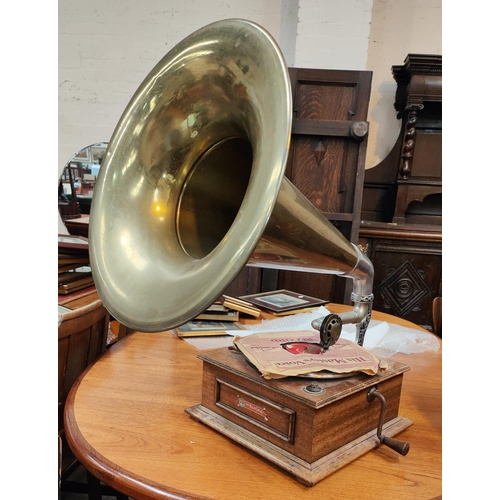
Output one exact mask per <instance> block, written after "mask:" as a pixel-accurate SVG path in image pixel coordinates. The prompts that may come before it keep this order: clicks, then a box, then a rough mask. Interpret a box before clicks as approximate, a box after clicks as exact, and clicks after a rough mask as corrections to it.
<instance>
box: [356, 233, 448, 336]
mask: <svg viewBox="0 0 500 500" xmlns="http://www.w3.org/2000/svg"><path fill="white" fill-rule="evenodd" d="M360 242H362V243H363V248H364V250H366V251H367V254H368V256H369V257H370V259H371V260H372V262H373V265H374V268H375V281H374V287H373V288H374V289H373V293H374V296H375V299H374V302H373V308H374V309H376V310H378V311H382V312H387V313H389V314H393V315H395V316H398V317H401V318H405V319H407V320H409V321H412V322H414V323H416V324H418V325H422V326H424V327H426V328H428V329H431V328H432V301H433V299H434V297H437V296H438V295H440V293H441V279H442V277H441V261H442V251H441V243H440V242H432V241H425V239H422V240H421V241H408V240H406V241H405V240H401V241H395V240H393V239H383V238H382V239H378V238H364V237H363V236H362V237H361V239H360Z"/></svg>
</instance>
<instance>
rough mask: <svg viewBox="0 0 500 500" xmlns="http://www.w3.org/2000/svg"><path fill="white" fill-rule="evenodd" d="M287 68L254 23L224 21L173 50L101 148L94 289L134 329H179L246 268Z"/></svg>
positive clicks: (287, 117)
mask: <svg viewBox="0 0 500 500" xmlns="http://www.w3.org/2000/svg"><path fill="white" fill-rule="evenodd" d="M291 110H292V98H291V89H290V80H289V76H288V69H287V66H286V64H285V61H284V58H283V56H282V54H281V52H280V50H279V47H278V46H277V44H276V42H275V41H274V40H273V38H272V37H271V36H270V35H269V33H267V31H265V30H264V29H263V28H261V27H260V26H258V25H256V24H254V23H252V22H249V21H244V20H238V19H231V20H223V21H219V22H216V23H212V24H210V25H208V26H206V27H204V28H201V29H199V30H198V31H196V32H194V33H193V34H192V35H190V36H188V37H187V38H185V39H184V40H183V41H182V42H180V43H179V44H178V45H177V46H175V47H174V48H173V49H172V50H171V51H170V52H169V53H168V54H167V55H166V56H165V57H164V58H163V59H162V60H161V61H160V62H159V63H158V64H157V65H156V66H155V67H154V68H153V70H152V71H151V72H150V74H149V75H148V76H147V77H146V79H145V80H144V81H143V83H142V84H141V85H140V87H139V88H138V90H137V91H136V93H135V94H134V96H133V97H132V99H131V101H130V102H129V104H128V106H127V108H126V109H125V111H124V113H123V115H122V117H121V118H120V120H119V122H118V125H117V127H116V129H115V131H114V133H113V135H112V137H111V140H110V142H109V145H108V148H107V151H106V155H105V158H104V161H103V164H102V166H101V169H100V172H99V176H98V179H97V183H96V187H95V190H94V195H93V201H92V206H91V214H90V225H89V251H90V261H91V266H92V273H93V276H94V281H95V285H96V288H97V291H98V293H99V295H100V297H101V299H102V301H103V302H104V304H105V305H106V307H107V308H108V310H109V312H110V314H111V315H112V316H113V317H115V318H116V319H118V320H119V321H120V322H121V323H123V324H124V325H126V326H128V327H130V328H134V329H137V330H141V331H161V330H167V329H170V328H174V327H176V326H179V325H181V324H183V323H185V322H187V321H189V320H190V319H192V318H193V317H194V316H196V315H197V314H199V313H200V312H201V311H203V310H204V309H205V308H206V307H208V306H209V305H210V304H211V303H213V302H214V301H215V300H216V299H217V298H218V297H219V296H220V295H221V293H222V292H223V291H224V289H225V288H227V286H228V285H229V284H230V283H231V281H232V280H233V279H234V277H235V276H236V274H237V273H238V272H239V271H240V270H241V269H242V268H243V266H244V265H245V264H246V263H247V261H248V260H249V258H250V256H251V255H252V251H253V249H254V248H255V247H256V245H257V243H258V242H259V240H260V238H261V236H262V233H263V231H264V229H265V227H266V224H267V222H268V220H269V218H270V217H271V214H272V211H273V207H274V205H275V202H276V199H277V197H278V193H279V191H280V187H281V184H282V179H283V174H284V170H285V166H286V161H287V156H288V148H289V141H290V132H291V119H292V111H291Z"/></svg>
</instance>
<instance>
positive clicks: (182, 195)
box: [89, 19, 412, 485]
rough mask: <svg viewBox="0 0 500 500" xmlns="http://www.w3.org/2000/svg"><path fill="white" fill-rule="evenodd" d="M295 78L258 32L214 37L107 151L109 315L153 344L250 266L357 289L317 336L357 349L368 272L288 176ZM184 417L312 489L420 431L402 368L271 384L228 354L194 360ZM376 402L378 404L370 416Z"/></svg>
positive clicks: (102, 205) (155, 86) (100, 221)
mask: <svg viewBox="0 0 500 500" xmlns="http://www.w3.org/2000/svg"><path fill="white" fill-rule="evenodd" d="M291 123H292V98H291V88H290V81H289V76H288V70H287V67H286V64H285V61H284V59H283V56H282V54H281V52H280V49H279V47H278V46H277V44H276V42H275V41H274V40H273V38H272V37H271V36H270V35H269V33H267V32H266V31H265V30H264V29H263V28H261V27H260V26H258V25H256V24H254V23H252V22H249V21H244V20H238V19H230V20H223V21H219V22H215V23H212V24H210V25H208V26H206V27H203V28H201V29H199V30H198V31H196V32H194V33H193V34H191V35H190V36H188V37H187V38H185V39H184V40H183V41H181V42H180V43H179V44H178V45H177V46H175V47H174V48H173V49H172V50H171V51H170V52H169V53H168V54H167V55H166V56H165V57H164V58H163V59H162V60H161V61H160V62H159V63H158V64H157V65H156V66H155V67H154V68H153V69H152V71H151V72H150V74H149V75H148V76H147V77H146V79H145V80H144V81H143V83H142V84H141V85H140V87H139V88H138V90H137V91H136V93H135V94H134V96H133V97H132V99H131V100H130V102H129V104H128V105H127V107H126V109H125V111H124V113H123V115H122V117H121V119H120V120H119V122H118V125H117V127H116V129H115V131H114V133H113V135H112V137H111V140H110V142H109V145H108V148H107V150H106V154H105V157H104V160H103V163H102V166H101V169H100V173H99V176H98V179H97V183H96V186H95V190H94V195H93V201H92V207H91V214H90V225H89V251H90V259H91V266H92V273H93V277H94V281H95V285H96V288H97V290H98V293H99V295H100V297H101V299H102V301H103V302H104V304H105V306H106V308H107V309H108V310H109V312H110V314H111V315H112V316H113V317H115V318H116V319H117V320H119V321H120V322H121V323H123V324H124V325H126V326H128V327H130V328H133V329H136V330H140V331H147V332H155V331H163V330H170V329H172V328H175V327H177V326H179V325H182V324H184V323H186V322H188V321H189V320H191V319H192V318H194V317H195V316H196V315H198V314H199V313H201V312H202V311H203V310H205V309H206V308H207V307H208V306H209V305H211V304H212V303H213V302H214V301H215V300H216V299H218V298H219V297H220V296H221V294H222V293H223V291H224V290H225V289H226V288H227V286H228V285H229V284H230V283H231V281H232V280H233V279H234V278H235V276H236V275H237V274H238V273H239V271H240V270H241V269H242V268H243V266H245V265H249V266H258V267H270V268H273V269H286V270H296V271H308V272H314V273H332V274H337V275H339V276H343V277H345V278H348V279H351V280H352V283H353V292H352V302H353V309H352V310H351V311H349V312H347V313H341V314H330V315H327V316H326V317H325V318H322V319H321V320H317V321H315V322H313V324H312V327H313V328H314V329H316V330H318V331H319V335H320V342H321V345H322V347H323V348H324V349H328V348H329V347H330V346H331V345H332V344H333V343H335V342H336V341H337V339H338V338H339V336H340V332H341V329H342V323H354V324H355V325H356V332H357V334H356V341H357V343H358V344H360V345H362V344H363V340H364V336H365V333H366V329H367V326H368V324H369V321H370V315H371V308H372V301H373V295H372V286H373V265H372V263H371V262H370V261H369V259H368V258H367V257H366V256H365V255H364V254H362V252H361V251H360V250H359V249H358V248H357V247H356V245H354V244H352V243H351V242H349V241H348V240H347V239H346V238H344V236H343V235H342V234H341V233H340V232H339V231H337V230H336V228H335V227H334V226H333V225H332V224H331V223H330V222H329V221H328V220H327V219H326V218H324V217H323V215H322V214H321V213H320V212H319V211H318V210H317V209H316V208H315V207H314V206H313V205H312V204H311V203H310V202H309V201H308V200H307V199H306V198H305V197H304V196H303V195H302V194H301V193H300V192H299V191H298V190H297V189H296V188H295V186H293V184H292V183H291V182H290V181H288V179H286V178H285V177H284V170H285V165H286V160H287V155H288V147H289V142H290V133H291ZM199 357H200V358H201V359H202V360H203V390H202V402H201V404H200V405H196V406H194V407H192V408H188V409H186V411H187V413H189V415H190V416H191V417H192V418H194V419H196V420H199V421H201V422H203V423H204V424H206V425H208V426H210V427H212V428H213V429H216V430H217V431H219V432H221V433H222V434H225V435H226V436H228V437H230V438H231V439H232V440H234V441H236V442H238V443H240V444H242V445H243V446H246V447H247V448H248V449H249V450H251V451H253V452H255V453H257V454H258V455H260V456H262V457H264V458H265V459H266V460H269V461H271V462H272V463H274V464H275V465H277V466H279V467H281V468H282V469H283V470H284V471H287V472H289V473H291V474H292V475H293V476H295V477H296V478H297V479H298V480H300V481H301V482H303V483H305V484H308V485H313V484H315V483H316V482H318V481H319V480H321V479H322V478H324V477H325V476H327V475H329V474H331V473H332V472H334V471H335V470H337V469H338V468H340V467H342V466H343V465H346V464H347V463H349V462H350V461H352V460H354V459H356V458H357V457H359V456H360V455H362V454H363V453H366V452H367V451H368V450H370V449H372V448H374V447H375V446H378V445H379V444H380V443H381V442H384V443H386V444H388V445H389V446H390V447H392V448H393V449H395V450H396V451H399V452H400V453H401V454H403V455H404V454H406V452H407V451H408V444H407V443H404V442H401V441H398V440H395V439H392V436H394V435H395V434H396V433H398V432H400V431H402V430H403V429H405V428H406V427H408V426H409V425H411V424H412V422H411V421H409V420H407V419H405V418H403V417H401V416H399V415H398V410H399V398H400V392H401V386H402V378H403V373H404V372H405V371H406V370H407V369H408V367H407V366H406V365H402V364H399V363H393V362H390V363H389V364H390V368H389V369H388V370H386V371H385V372H383V373H379V374H377V375H375V376H366V375H364V374H355V375H353V376H352V377H349V378H341V379H335V378H334V379H331V378H324V379H323V378H321V377H320V378H317V377H300V378H297V379H292V380H288V379H284V380H278V381H267V380H263V379H262V377H261V376H260V374H259V373H258V372H257V371H256V370H255V369H254V367H252V366H250V365H249V364H248V363H247V362H245V360H244V359H243V358H242V356H241V355H238V354H235V353H234V352H232V351H231V350H228V349H216V350H211V351H208V353H204V354H200V355H199ZM374 399H378V400H380V405H376V404H373V403H372V401H373V400H374Z"/></svg>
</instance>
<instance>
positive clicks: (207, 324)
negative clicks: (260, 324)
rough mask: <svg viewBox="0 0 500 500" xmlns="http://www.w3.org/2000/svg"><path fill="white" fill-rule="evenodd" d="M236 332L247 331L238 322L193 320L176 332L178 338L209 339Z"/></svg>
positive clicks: (178, 328)
mask: <svg viewBox="0 0 500 500" xmlns="http://www.w3.org/2000/svg"><path fill="white" fill-rule="evenodd" d="M234 330H245V327H244V326H243V325H242V324H241V323H238V322H237V321H208V320H191V321H188V322H187V323H185V324H184V325H181V326H179V327H177V328H176V329H175V330H174V331H175V333H176V334H177V336H178V337H209V336H217V335H231V334H232V333H229V332H234Z"/></svg>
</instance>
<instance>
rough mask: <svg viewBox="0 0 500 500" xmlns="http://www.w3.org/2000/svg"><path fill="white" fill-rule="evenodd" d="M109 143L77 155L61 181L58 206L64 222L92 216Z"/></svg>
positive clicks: (82, 151) (72, 158)
mask: <svg viewBox="0 0 500 500" xmlns="http://www.w3.org/2000/svg"><path fill="white" fill-rule="evenodd" d="M107 147H108V143H107V142H96V143H95V144H91V145H90V146H86V147H85V148H83V149H80V151H78V152H77V153H75V154H74V155H73V156H72V157H71V158H70V159H69V161H68V163H66V165H65V166H64V169H63V172H62V174H61V177H60V179H59V192H58V204H59V214H60V215H61V219H62V220H66V219H77V218H79V217H81V216H82V214H90V205H91V203H92V195H93V193H94V186H95V182H96V180H97V175H98V174H99V168H100V167H101V163H102V161H103V159H104V154H105V153H106V148H107Z"/></svg>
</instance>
